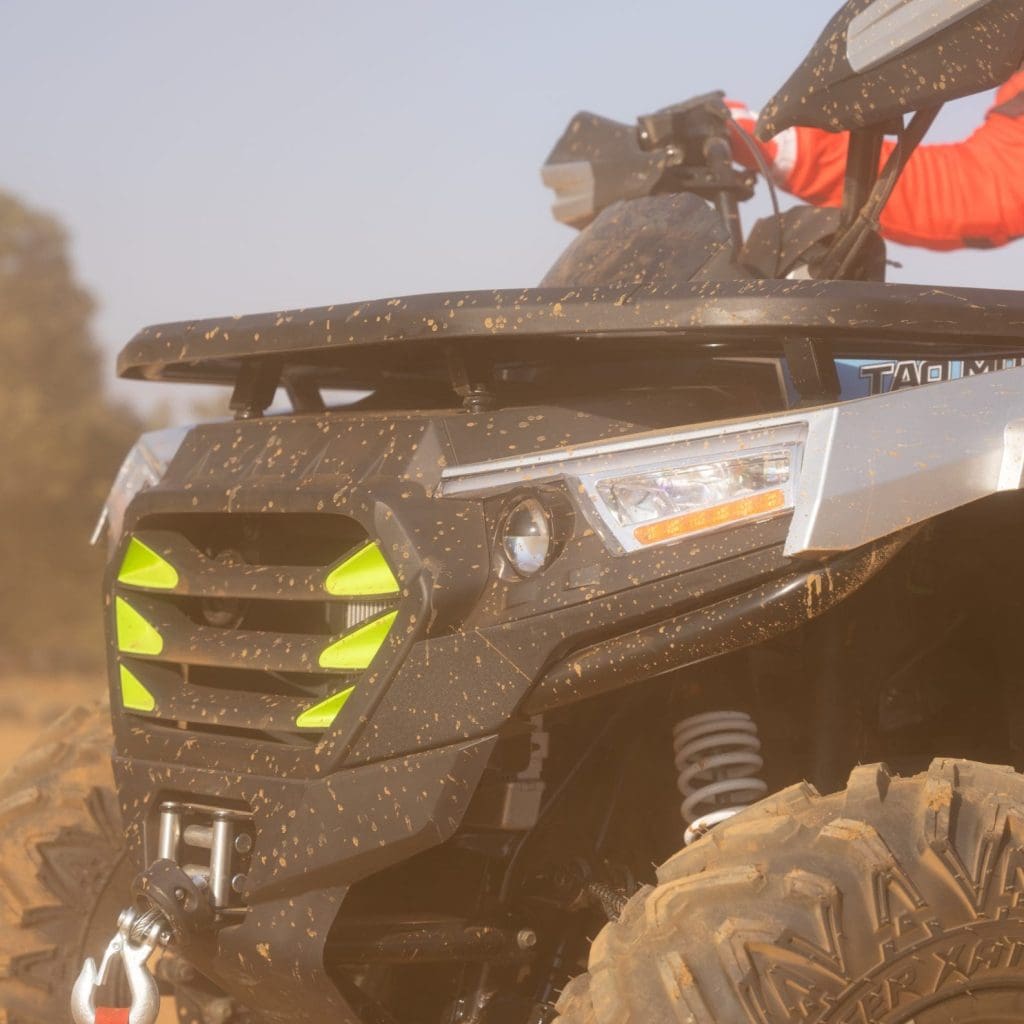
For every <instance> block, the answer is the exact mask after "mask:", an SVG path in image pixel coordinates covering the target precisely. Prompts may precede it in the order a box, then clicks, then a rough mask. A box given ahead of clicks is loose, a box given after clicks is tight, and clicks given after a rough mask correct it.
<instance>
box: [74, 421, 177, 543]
mask: <svg viewBox="0 0 1024 1024" xmlns="http://www.w3.org/2000/svg"><path fill="white" fill-rule="evenodd" d="M189 430H191V427H168V428H167V429H166V430H151V431H150V432H149V433H148V434H142V435H141V436H140V437H139V439H138V441H136V442H135V444H134V445H132V447H131V449H130V451H129V452H128V454H127V455H126V456H125V457H124V462H122V463H121V468H120V469H119V470H118V471H117V476H116V477H114V484H113V486H112V487H111V488H110V494H108V495H107V500H106V501H105V502H104V503H103V509H102V510H101V512H100V517H99V520H98V521H97V523H96V528H95V530H93V534H92V543H93V544H98V543H99V542H100V540H101V539H102V537H103V534H104V532H106V536H107V547H108V548H110V549H113V548H114V547H115V546H116V544H117V542H118V541H119V540H120V538H121V531H122V530H123V528H124V515H125V512H126V511H127V509H128V506H129V505H130V504H131V503H132V499H134V497H135V495H136V494H139V493H140V492H141V491H144V490H146V489H147V488H148V487H155V486H156V485H157V484H158V483H160V481H161V480H162V479H163V475H164V473H166V472H167V467H168V466H169V465H170V463H171V459H173V458H174V456H175V455H176V454H177V452H178V449H179V448H180V447H181V443H182V441H184V440H185V435H186V434H187V433H188V432H189Z"/></svg>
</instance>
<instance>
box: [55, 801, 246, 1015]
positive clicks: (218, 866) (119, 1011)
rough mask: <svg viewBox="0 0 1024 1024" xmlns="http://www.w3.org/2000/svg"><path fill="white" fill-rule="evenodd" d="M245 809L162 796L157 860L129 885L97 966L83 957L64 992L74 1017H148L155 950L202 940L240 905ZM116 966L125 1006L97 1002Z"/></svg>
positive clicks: (155, 991)
mask: <svg viewBox="0 0 1024 1024" xmlns="http://www.w3.org/2000/svg"><path fill="white" fill-rule="evenodd" d="M252 847H253V832H252V815H251V814H248V813H246V812H244V811H236V810H225V809H221V808H212V807H208V806H205V805H199V804H189V803H181V802H178V801H166V802H165V803H163V804H161V805H160V810H159V828H158V838H157V847H156V851H155V852H156V859H155V860H154V861H153V862H152V863H151V864H150V865H149V867H148V868H147V869H146V870H145V871H143V872H142V873H141V874H140V875H138V876H137V877H136V879H135V881H134V882H133V884H132V892H133V895H134V897H135V906H134V907H132V908H129V909H127V910H125V911H123V912H122V913H121V915H120V917H119V918H118V922H117V931H116V932H115V934H114V937H113V938H112V939H111V940H110V942H109V943H108V944H107V948H106V950H105V952H104V953H103V956H102V958H101V960H100V963H99V966H98V967H97V965H96V962H95V961H94V960H93V959H92V958H91V957H89V958H87V959H86V961H85V964H84V965H83V967H82V971H81V974H79V976H78V980H77V981H76V982H75V985H74V988H73V989H72V994H71V1014H72V1017H73V1018H74V1020H75V1024H155V1021H156V1018H157V1015H158V1014H159V1012H160V991H159V988H158V986H157V983H156V979H155V978H154V977H153V974H152V972H151V971H150V969H149V961H150V959H151V958H152V957H153V955H154V953H155V952H156V951H157V949H164V948H168V947H173V948H175V949H178V950H182V949H187V948H189V947H192V946H195V945H196V944H197V943H198V942H201V941H202V940H203V939H204V938H206V939H208V938H209V937H210V936H211V935H212V934H213V931H214V929H215V928H216V927H217V926H218V925H219V924H224V923H226V922H227V921H229V920H231V919H232V917H234V916H235V915H237V914H238V913H240V912H242V911H243V909H244V908H243V907H242V905H241V893H242V892H243V891H244V888H245V881H246V875H245V871H246V869H247V867H248V862H249V855H250V853H251V851H252ZM118 966H119V967H120V970H121V971H122V973H123V975H124V978H125V980H126V981H127V985H128V990H129V992H130V994H131V1005H130V1006H127V1007H109V1006H97V1005H96V1000H97V993H98V991H99V990H100V989H102V988H103V987H104V986H105V985H108V984H109V983H110V982H111V980H112V977H113V974H112V972H113V971H114V970H115V969H116V968H117V967H118Z"/></svg>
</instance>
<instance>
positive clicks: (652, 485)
mask: <svg viewBox="0 0 1024 1024" xmlns="http://www.w3.org/2000/svg"><path fill="white" fill-rule="evenodd" d="M798 459H799V449H798V447H797V445H795V444H790V445H782V446H778V447H770V448H763V449H760V450H757V451H749V452H742V453H740V452H735V451H733V452H729V453H723V454H722V455H718V456H716V457H713V458H703V459H699V460H683V461H671V462H664V463H655V464H653V465H649V466H647V467H644V468H641V469H637V470H633V471H632V472H627V473H621V472H614V473H609V474H607V475H602V474H593V475H591V476H590V478H589V479H588V480H587V481H586V485H587V491H588V492H589V493H590V495H591V496H592V498H593V499H595V501H594V505H595V509H596V510H597V511H598V513H599V514H600V516H601V518H602V520H603V521H604V523H605V525H606V526H607V527H608V528H609V529H610V530H611V531H612V532H613V533H614V534H615V537H616V539H617V540H618V541H619V543H620V544H622V546H623V547H624V548H626V549H627V550H635V549H637V548H643V547H650V546H651V545H655V544H665V543H668V542H670V541H673V540H679V539H682V538H685V537H693V536H696V535H698V534H702V533H707V532H709V531H711V530H718V529H721V528H723V527H726V526H734V525H737V524H739V523H742V522H746V521H748V520H757V519H763V518H767V517H769V516H773V515H777V514H778V513H780V512H784V511H786V510H788V509H791V508H792V507H793V485H794V481H795V477H796V470H797V466H798Z"/></svg>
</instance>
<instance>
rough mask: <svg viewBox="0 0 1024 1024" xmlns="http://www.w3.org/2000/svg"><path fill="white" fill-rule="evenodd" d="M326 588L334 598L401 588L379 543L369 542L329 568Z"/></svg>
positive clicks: (382, 593)
mask: <svg viewBox="0 0 1024 1024" xmlns="http://www.w3.org/2000/svg"><path fill="white" fill-rule="evenodd" d="M324 587H325V588H326V589H327V593H328V594H333V595H334V596H335V597H384V596H386V595H389V594H397V593H399V592H400V590H401V587H399V585H398V580H397V579H395V574H394V573H393V572H392V571H391V566H390V565H388V563H387V561H386V560H385V558H384V554H383V552H382V551H381V550H380V545H379V544H367V545H366V546H365V547H361V548H360V549H359V550H358V551H357V552H356V553H355V554H353V555H349V557H348V558H346V559H345V561H344V562H342V563H341V565H338V566H335V567H334V568H333V569H332V570H331V571H330V573H329V574H328V576H327V579H326V581H325V582H324Z"/></svg>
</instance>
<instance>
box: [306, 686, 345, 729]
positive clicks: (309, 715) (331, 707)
mask: <svg viewBox="0 0 1024 1024" xmlns="http://www.w3.org/2000/svg"><path fill="white" fill-rule="evenodd" d="M354 689H355V687H354V686H350V687H349V688H348V689H347V690H342V691H341V693H335V694H334V695H333V696H330V697H328V698H327V700H324V701H321V702H320V703H319V704H315V705H314V706H313V707H311V708H308V709H307V710H306V711H303V712H302V714H301V715H299V717H298V718H296V719H295V724H296V725H297V726H298V727H299V728H300V729H329V728H330V727H331V726H332V725H333V724H334V720H335V718H337V717H338V712H340V711H341V709H342V708H343V707H344V706H345V702H346V701H347V700H348V699H349V697H351V696H352V691H353V690H354Z"/></svg>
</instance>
